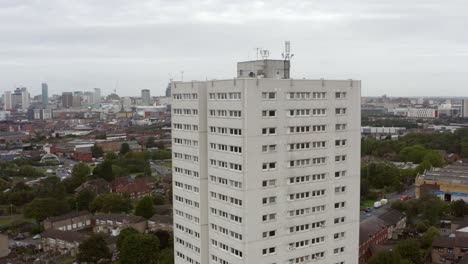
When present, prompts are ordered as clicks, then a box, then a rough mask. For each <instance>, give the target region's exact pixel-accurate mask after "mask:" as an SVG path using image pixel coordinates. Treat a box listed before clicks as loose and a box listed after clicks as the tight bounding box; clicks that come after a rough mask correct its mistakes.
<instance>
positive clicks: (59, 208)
mask: <svg viewBox="0 0 468 264" xmlns="http://www.w3.org/2000/svg"><path fill="white" fill-rule="evenodd" d="M68 211H70V208H69V206H68V204H67V202H66V201H65V200H57V199H55V198H35V199H34V200H33V201H32V202H31V203H29V204H28V205H27V206H26V207H25V208H24V216H25V217H26V218H34V219H36V220H37V221H42V220H44V219H46V218H47V217H49V216H57V215H61V214H64V213H66V212H68Z"/></svg>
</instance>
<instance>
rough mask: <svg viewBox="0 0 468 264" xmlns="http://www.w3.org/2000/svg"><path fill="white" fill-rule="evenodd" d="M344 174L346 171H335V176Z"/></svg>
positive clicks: (338, 176)
mask: <svg viewBox="0 0 468 264" xmlns="http://www.w3.org/2000/svg"><path fill="white" fill-rule="evenodd" d="M344 176H346V171H335V178H340V177H344Z"/></svg>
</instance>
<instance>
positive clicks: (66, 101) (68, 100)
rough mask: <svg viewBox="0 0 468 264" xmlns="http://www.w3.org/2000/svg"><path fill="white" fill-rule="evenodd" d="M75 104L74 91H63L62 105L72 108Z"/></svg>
mask: <svg viewBox="0 0 468 264" xmlns="http://www.w3.org/2000/svg"><path fill="white" fill-rule="evenodd" d="M72 106H73V93H71V92H63V93H62V107H63V108H70V107H72Z"/></svg>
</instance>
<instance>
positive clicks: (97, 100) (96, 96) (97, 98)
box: [93, 88, 101, 104]
mask: <svg viewBox="0 0 468 264" xmlns="http://www.w3.org/2000/svg"><path fill="white" fill-rule="evenodd" d="M93 103H94V104H100V103H101V88H94V99H93Z"/></svg>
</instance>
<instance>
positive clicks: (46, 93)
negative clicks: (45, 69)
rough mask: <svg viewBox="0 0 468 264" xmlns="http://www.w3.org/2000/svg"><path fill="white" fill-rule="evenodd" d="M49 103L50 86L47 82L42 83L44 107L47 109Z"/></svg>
mask: <svg viewBox="0 0 468 264" xmlns="http://www.w3.org/2000/svg"><path fill="white" fill-rule="evenodd" d="M48 104H49V86H48V85H47V83H43V84H42V109H47V105H48Z"/></svg>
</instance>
